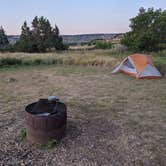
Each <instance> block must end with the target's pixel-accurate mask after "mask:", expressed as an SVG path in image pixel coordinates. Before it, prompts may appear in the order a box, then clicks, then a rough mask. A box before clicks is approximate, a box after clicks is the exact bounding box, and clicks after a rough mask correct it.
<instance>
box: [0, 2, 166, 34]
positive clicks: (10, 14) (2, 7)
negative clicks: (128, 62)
mask: <svg viewBox="0 0 166 166" xmlns="http://www.w3.org/2000/svg"><path fill="white" fill-rule="evenodd" d="M142 6H143V7H145V8H149V7H154V8H162V9H166V0H2V1H1V3H0V25H2V26H3V27H4V29H5V31H6V33H7V34H8V35H9V34H20V27H21V25H22V24H23V22H24V20H27V21H28V23H29V25H30V22H31V21H32V19H33V18H34V17H35V16H36V15H37V16H45V17H47V18H48V19H49V20H50V21H51V23H52V24H55V23H56V24H57V25H58V27H59V28H60V31H61V34H84V33H116V32H126V31H128V30H129V28H128V26H129V19H130V18H132V17H134V16H135V15H136V14H137V13H138V9H139V8H140V7H142Z"/></svg>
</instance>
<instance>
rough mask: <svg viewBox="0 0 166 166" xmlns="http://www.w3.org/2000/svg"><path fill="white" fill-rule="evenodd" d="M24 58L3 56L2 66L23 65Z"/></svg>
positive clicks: (0, 62)
mask: <svg viewBox="0 0 166 166" xmlns="http://www.w3.org/2000/svg"><path fill="white" fill-rule="evenodd" d="M21 64H22V60H21V59H17V58H2V59H0V66H11V65H21Z"/></svg>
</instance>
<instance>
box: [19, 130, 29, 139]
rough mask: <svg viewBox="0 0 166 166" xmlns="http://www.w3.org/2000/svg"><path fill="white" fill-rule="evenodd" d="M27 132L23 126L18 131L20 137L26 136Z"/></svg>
mask: <svg viewBox="0 0 166 166" xmlns="http://www.w3.org/2000/svg"><path fill="white" fill-rule="evenodd" d="M26 135H27V133H26V129H25V128H22V129H21V130H20V131H19V137H21V138H22V139H24V138H25V137H26Z"/></svg>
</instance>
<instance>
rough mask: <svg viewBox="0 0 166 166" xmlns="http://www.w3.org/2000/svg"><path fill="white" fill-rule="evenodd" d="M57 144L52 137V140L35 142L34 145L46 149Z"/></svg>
mask: <svg viewBox="0 0 166 166" xmlns="http://www.w3.org/2000/svg"><path fill="white" fill-rule="evenodd" d="M57 144H58V141H57V140H55V139H53V140H50V141H48V143H46V144H37V145H36V146H37V148H39V149H43V150H47V149H52V148H54V147H55V146H56V145H57Z"/></svg>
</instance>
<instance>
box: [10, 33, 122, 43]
mask: <svg viewBox="0 0 166 166" xmlns="http://www.w3.org/2000/svg"><path fill="white" fill-rule="evenodd" d="M122 35H123V34H122V33H113V34H112V33H110V34H82V35H62V38H63V41H64V43H65V44H81V43H88V42H90V41H92V40H97V39H99V40H100V39H101V40H112V39H114V38H117V37H118V36H122ZM19 37H20V36H19V35H10V36H8V40H9V43H11V44H14V43H16V42H17V41H18V40H19Z"/></svg>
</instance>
